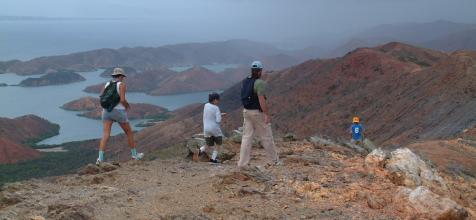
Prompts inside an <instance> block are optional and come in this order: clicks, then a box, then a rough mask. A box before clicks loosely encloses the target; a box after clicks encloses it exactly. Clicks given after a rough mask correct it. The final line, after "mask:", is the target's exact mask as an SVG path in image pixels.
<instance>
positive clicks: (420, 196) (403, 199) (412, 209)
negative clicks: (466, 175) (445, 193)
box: [395, 186, 469, 220]
mask: <svg viewBox="0 0 476 220" xmlns="http://www.w3.org/2000/svg"><path fill="white" fill-rule="evenodd" d="M395 202H396V203H398V204H400V206H401V208H402V209H403V210H404V211H405V212H406V213H410V214H409V215H408V217H409V218H412V219H413V218H424V219H435V220H450V219H451V220H464V219H467V218H468V216H469V214H468V211H466V209H465V208H463V207H461V206H460V205H458V204H457V203H456V202H454V201H453V200H451V199H449V198H444V197H441V196H439V195H437V194H435V193H433V192H431V191H430V190H429V189H428V188H426V187H424V186H419V187H417V188H416V189H414V190H412V189H409V188H405V187H402V188H400V190H398V192H397V194H396V195H395Z"/></svg>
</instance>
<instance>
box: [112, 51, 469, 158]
mask: <svg viewBox="0 0 476 220" xmlns="http://www.w3.org/2000/svg"><path fill="white" fill-rule="evenodd" d="M475 58H476V54H475V52H469V51H460V52H455V53H451V54H447V53H442V52H438V51H433V50H428V49H423V48H418V47H414V46H411V45H406V44H402V43H390V44H386V45H382V46H379V47H375V48H364V49H359V50H356V51H354V52H352V53H349V54H347V55H346V56H344V57H341V58H336V59H328V60H310V61H307V62H305V63H302V64H300V65H297V66H294V67H292V68H288V69H286V70H283V71H279V72H275V73H273V74H270V75H268V76H267V77H266V80H267V81H268V96H269V103H270V106H271V114H272V118H273V129H274V131H275V134H276V135H278V136H279V135H283V134H285V133H288V132H292V133H295V134H296V135H297V136H298V137H308V136H312V135H316V134H319V135H324V136H329V137H332V138H335V139H342V140H348V138H349V130H348V129H349V126H350V122H351V119H352V117H353V116H354V115H358V116H360V117H361V118H362V120H363V124H364V127H365V129H366V131H365V135H366V137H368V138H370V139H371V140H373V141H374V142H376V143H377V144H378V145H382V146H386V147H394V146H402V145H403V146H405V145H407V144H410V143H414V142H419V141H430V140H435V139H436V140H440V139H445V138H453V137H456V136H458V135H459V134H461V132H462V131H463V130H464V129H466V128H469V127H472V125H473V124H474V121H473V119H474V118H475V116H476V115H475V113H474V111H472V109H474V107H476V106H475V105H476V103H475V101H474V100H475V99H474V97H475V96H476V93H475V90H474V89H472V88H474V87H475V85H474V84H475V83H476V81H475V80H474V77H473V75H474V72H475V71H476V70H475V69H474V65H475V63H476V62H475V61H476V59H475ZM239 91H240V84H236V85H234V86H232V87H231V88H229V89H227V90H225V91H224V92H223V94H222V98H221V99H222V100H221V104H220V106H221V110H222V111H223V112H228V113H229V115H228V116H227V118H226V119H224V121H223V125H222V127H223V130H224V132H225V133H226V134H228V135H229V134H230V133H231V131H232V130H234V129H236V128H238V127H240V126H242V123H243V121H242V120H243V119H242V113H241V103H240V98H239V94H240V92H239ZM202 111H203V105H201V104H196V105H190V106H187V107H184V108H182V109H180V110H178V111H177V112H178V113H177V114H176V115H175V117H174V118H173V119H171V120H168V121H165V122H164V123H162V124H159V125H156V126H154V127H151V128H147V129H144V130H142V131H141V132H138V133H137V135H136V139H137V141H138V145H139V146H140V147H141V148H142V149H144V150H145V151H150V150H154V149H156V148H157V146H161V147H165V146H170V145H174V144H176V140H181V139H183V138H185V137H187V136H190V135H192V134H194V133H199V132H201V130H202V121H201V120H202V116H201V114H202ZM118 147H120V146H118ZM123 147H125V146H123Z"/></svg>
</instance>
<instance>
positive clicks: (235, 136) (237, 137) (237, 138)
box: [230, 127, 262, 147]
mask: <svg viewBox="0 0 476 220" xmlns="http://www.w3.org/2000/svg"><path fill="white" fill-rule="evenodd" d="M242 138H243V127H239V128H238V129H236V130H233V132H231V136H230V139H231V141H233V142H235V143H237V144H241V139H242ZM253 147H262V146H261V143H260V141H259V139H258V138H256V137H255V138H253Z"/></svg>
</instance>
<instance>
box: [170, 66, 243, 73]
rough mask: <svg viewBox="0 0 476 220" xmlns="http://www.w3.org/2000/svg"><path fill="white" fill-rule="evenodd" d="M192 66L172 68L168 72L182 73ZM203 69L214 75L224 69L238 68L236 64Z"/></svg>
mask: <svg viewBox="0 0 476 220" xmlns="http://www.w3.org/2000/svg"><path fill="white" fill-rule="evenodd" d="M192 67H193V66H174V67H170V68H169V69H170V70H173V71H176V72H183V71H185V70H188V69H190V68H192ZM203 67H205V68H207V69H209V70H211V71H213V72H215V73H219V72H222V71H224V70H226V69H231V68H236V67H238V65H237V64H213V65H203Z"/></svg>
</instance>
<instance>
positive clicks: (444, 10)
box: [0, 0, 476, 35]
mask: <svg viewBox="0 0 476 220" xmlns="http://www.w3.org/2000/svg"><path fill="white" fill-rule="evenodd" d="M0 4H1V6H2V7H0V15H25V16H49V17H120V18H135V19H145V18H147V19H155V20H159V21H161V22H169V23H171V24H175V25H178V26H184V27H188V26H191V25H203V26H205V27H204V28H214V29H220V28H223V29H224V30H227V29H229V27H230V26H231V27H233V26H237V27H239V28H240V29H242V30H243V31H253V30H273V33H275V32H276V33H278V32H279V31H282V32H283V33H288V35H291V33H292V32H294V31H301V30H308V31H311V32H312V31H314V32H316V33H317V32H321V31H328V32H332V31H340V30H346V29H352V28H359V27H362V26H366V27H369V26H374V25H378V24H382V23H396V22H425V21H434V20H450V21H455V22H468V23H476V0H133V1H132V0H41V1H40V0H1V3H0ZM309 29H314V30H309ZM320 30H321V31H320ZM290 31H291V33H290Z"/></svg>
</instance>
